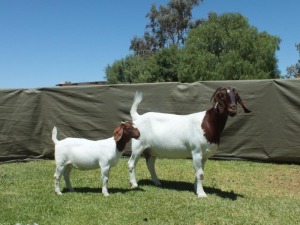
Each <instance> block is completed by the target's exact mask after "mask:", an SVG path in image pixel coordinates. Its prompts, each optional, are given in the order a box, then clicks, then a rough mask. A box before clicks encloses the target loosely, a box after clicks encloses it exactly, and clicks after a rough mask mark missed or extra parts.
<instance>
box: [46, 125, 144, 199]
mask: <svg viewBox="0 0 300 225" xmlns="http://www.w3.org/2000/svg"><path fill="white" fill-rule="evenodd" d="M139 136H140V133H139V130H138V129H137V128H136V127H135V125H134V124H133V123H132V122H128V121H127V122H123V123H122V124H121V125H120V126H118V127H117V128H116V129H115V130H114V132H113V137H111V138H108V139H104V140H98V141H92V140H87V139H82V138H66V139H64V140H61V141H58V140H57V129H56V127H54V128H53V131H52V140H53V142H54V144H55V162H56V171H55V174H54V187H55V192H56V193H57V194H58V195H61V194H62V193H61V191H60V187H59V181H60V178H61V176H62V174H63V175H64V179H65V182H66V186H67V188H68V189H69V190H70V191H74V189H73V188H72V186H71V182H70V172H71V170H72V168H76V169H80V170H92V169H97V168H101V177H102V193H103V195H104V196H108V195H109V194H108V191H107V181H108V177H109V170H110V168H111V167H112V166H115V165H116V164H117V162H118V160H119V158H120V157H121V155H122V151H123V150H124V148H125V146H126V143H127V142H129V141H130V139H131V138H139Z"/></svg>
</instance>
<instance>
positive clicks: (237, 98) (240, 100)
mask: <svg viewBox="0 0 300 225" xmlns="http://www.w3.org/2000/svg"><path fill="white" fill-rule="evenodd" d="M233 92H234V94H235V97H236V100H237V102H238V103H239V104H240V105H241V106H242V107H243V109H244V112H245V113H250V112H251V110H249V109H247V107H246V106H245V104H244V102H243V101H242V99H241V97H240V96H239V93H237V92H236V90H235V89H233Z"/></svg>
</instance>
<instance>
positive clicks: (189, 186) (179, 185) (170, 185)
mask: <svg viewBox="0 0 300 225" xmlns="http://www.w3.org/2000/svg"><path fill="white" fill-rule="evenodd" d="M160 182H161V186H158V187H161V188H164V189H169V190H176V191H191V192H194V184H193V183H189V182H182V181H168V180H160ZM138 184H139V185H141V186H143V185H145V186H156V185H155V184H154V183H153V181H152V180H148V179H147V180H140V181H139V182H138ZM203 188H204V191H205V193H206V194H211V195H217V196H219V197H221V198H224V199H230V200H232V201H235V200H237V198H238V197H240V198H244V196H243V195H241V194H237V193H235V192H233V191H230V192H228V191H222V190H221V189H219V188H216V187H205V186H204V187H203Z"/></svg>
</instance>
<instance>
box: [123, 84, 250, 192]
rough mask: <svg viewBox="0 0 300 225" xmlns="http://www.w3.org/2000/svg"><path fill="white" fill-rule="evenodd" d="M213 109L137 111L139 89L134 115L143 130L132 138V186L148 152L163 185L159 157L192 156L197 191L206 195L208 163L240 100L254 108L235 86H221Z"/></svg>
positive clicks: (154, 177) (148, 160) (149, 162)
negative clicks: (178, 112)
mask: <svg viewBox="0 0 300 225" xmlns="http://www.w3.org/2000/svg"><path fill="white" fill-rule="evenodd" d="M212 99H213V102H214V105H213V107H212V108H211V109H209V110H207V111H203V112H198V113H193V114H189V115H174V114H165V113H155V112H148V113H145V114H143V115H139V114H138V113H137V106H138V105H139V103H140V102H141V101H142V94H141V93H139V92H136V94H135V98H134V102H133V104H132V107H131V111H130V114H131V117H132V120H133V122H134V124H135V125H136V127H137V128H138V129H139V131H140V134H141V136H140V138H139V140H132V154H131V157H130V159H129V161H128V166H129V174H130V183H131V187H132V188H136V187H137V186H138V184H137V182H136V178H135V171H134V168H135V165H136V163H137V161H138V159H139V157H140V156H141V154H144V156H145V158H146V163H147V167H148V170H149V172H150V174H151V178H152V180H153V182H154V183H155V184H156V185H160V182H159V180H158V178H157V175H156V172H155V167H154V166H155V159H156V157H163V158H188V157H192V159H193V165H194V169H195V175H196V179H195V191H196V194H197V195H198V197H206V194H205V192H204V190H203V186H202V180H203V178H204V164H205V162H206V160H207V159H208V157H210V156H212V155H213V154H214V153H215V152H216V151H217V148H218V145H219V142H220V137H221V134H222V131H223V129H224V127H225V124H226V121H227V118H228V115H229V116H235V114H236V109H237V106H236V104H237V102H239V103H240V104H241V106H242V107H243V109H244V111H245V112H246V113H248V112H250V110H248V109H247V108H246V107H245V105H244V103H243V102H242V100H241V98H240V97H239V95H238V93H237V92H236V90H235V89H233V88H218V89H217V90H216V91H215V93H214V94H213V96H212Z"/></svg>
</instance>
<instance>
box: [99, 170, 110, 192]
mask: <svg viewBox="0 0 300 225" xmlns="http://www.w3.org/2000/svg"><path fill="white" fill-rule="evenodd" d="M109 169H110V167H109V166H101V178H102V194H103V195H104V196H109V194H108V190H107V182H108V178H109Z"/></svg>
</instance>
